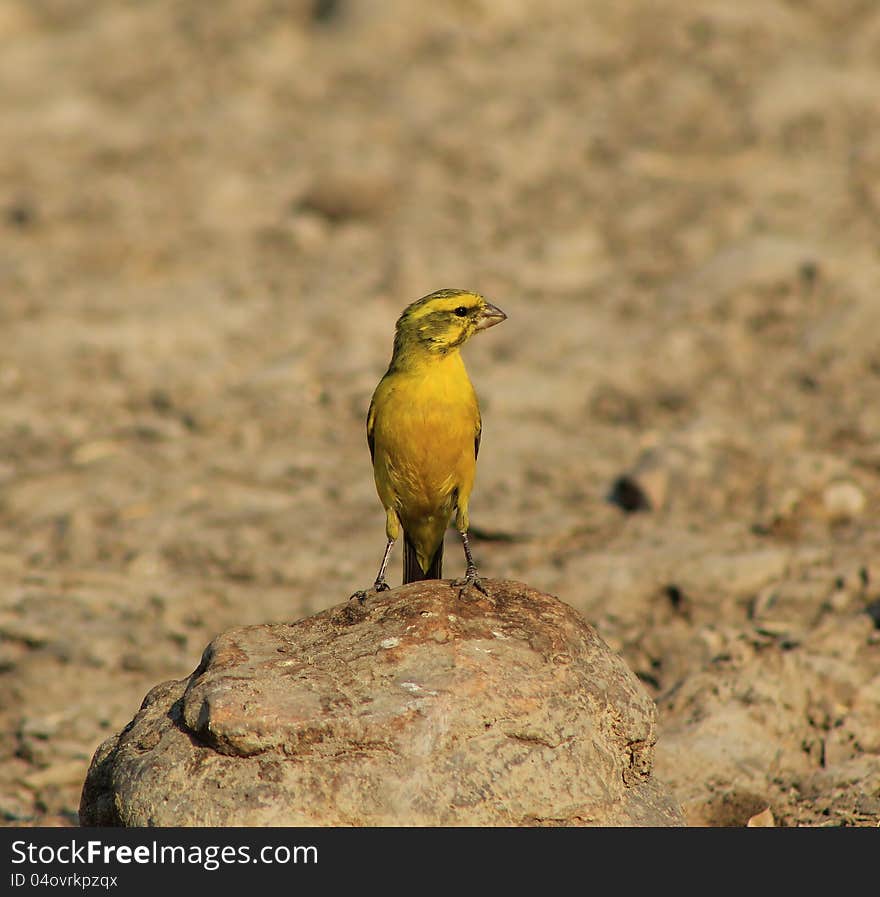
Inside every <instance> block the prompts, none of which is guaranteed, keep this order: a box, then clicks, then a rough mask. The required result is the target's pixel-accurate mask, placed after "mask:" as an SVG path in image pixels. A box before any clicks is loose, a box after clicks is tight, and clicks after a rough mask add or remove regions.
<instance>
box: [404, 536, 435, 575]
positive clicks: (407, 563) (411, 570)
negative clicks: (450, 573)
mask: <svg viewBox="0 0 880 897" xmlns="http://www.w3.org/2000/svg"><path fill="white" fill-rule="evenodd" d="M442 576H443V542H442V541H441V542H440V544H439V545H438V546H437V550H436V551H435V552H434V557H433V558H431V563H430V565H429V566H428V569H427V570H426V571H423V570H422V567H421V564H419V558H418V555H417V554H416V549H415V546H414V545H413V544H412V542H410V540H409V538H407V535H406V533H404V534H403V584H404V585H406V584H407V583H408V582H421V581H422V580H424V579H440V578H441V577H442Z"/></svg>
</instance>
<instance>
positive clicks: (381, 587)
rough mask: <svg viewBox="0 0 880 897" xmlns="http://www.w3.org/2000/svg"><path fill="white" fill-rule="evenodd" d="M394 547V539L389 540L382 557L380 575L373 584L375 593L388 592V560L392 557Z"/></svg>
mask: <svg viewBox="0 0 880 897" xmlns="http://www.w3.org/2000/svg"><path fill="white" fill-rule="evenodd" d="M393 547H394V539H389V540H388V542H387V543H386V545H385V554H383V555H382V563H381V564H380V565H379V573H378V575H377V576H376V581H375V582H374V583H373V591H375V592H387V591H388V588H389V586H388V583H387V582H385V570H386V569H387V568H388V558H390V557H391V549H392V548H393Z"/></svg>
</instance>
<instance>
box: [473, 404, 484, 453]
mask: <svg viewBox="0 0 880 897" xmlns="http://www.w3.org/2000/svg"><path fill="white" fill-rule="evenodd" d="M482 435H483V421H482V420H481V419H480V414H479V412H477V432H476V433H474V461H476V460H477V457H478V456H479V454H480V437H481V436H482Z"/></svg>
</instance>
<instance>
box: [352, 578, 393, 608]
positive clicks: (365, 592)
mask: <svg viewBox="0 0 880 897" xmlns="http://www.w3.org/2000/svg"><path fill="white" fill-rule="evenodd" d="M390 588H391V586H389V585H388V583H387V582H385V580H384V579H381V580H380V579H377V580H376V582H374V583H373V588H372V589H358V591H357V592H354V593H353V594H351V595H349V596H348V600H349V601H354V599H355V598H357V600H358V604H363V603H364V602H365V601H366V600H367V598H369V597H370V595H371V594H372V595H378V594H379V592H387V591H388V590H389V589H390Z"/></svg>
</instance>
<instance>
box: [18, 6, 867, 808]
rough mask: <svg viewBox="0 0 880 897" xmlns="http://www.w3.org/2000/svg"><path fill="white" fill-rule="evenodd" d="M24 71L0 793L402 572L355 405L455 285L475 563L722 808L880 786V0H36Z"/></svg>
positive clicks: (65, 804) (693, 792) (670, 769)
mask: <svg viewBox="0 0 880 897" xmlns="http://www.w3.org/2000/svg"><path fill="white" fill-rule="evenodd" d="M0 84H2V94H0V97H2V99H0V102H2V127H0V333H2V341H0V571H2V576H0V814H2V820H3V823H4V824H6V825H22V824H26V825H30V824H33V825H73V824H76V821H77V815H76V813H77V806H78V803H79V794H80V788H81V785H82V781H83V779H84V777H85V772H86V769H87V766H88V762H89V759H90V758H91V755H92V753H93V752H94V750H95V748H96V747H97V746H98V744H99V743H100V742H101V741H102V740H103V739H104V738H105V737H106V736H108V735H109V734H111V733H113V732H115V731H117V730H119V729H120V728H121V727H122V726H123V725H125V724H126V723H127V722H128V720H129V719H130V718H131V717H132V715H133V714H134V712H135V711H136V710H137V708H138V706H139V704H140V701H141V699H142V697H143V696H144V694H145V693H146V692H147V690H148V689H149V688H150V687H151V686H153V685H154V684H156V683H157V682H159V681H163V680H166V679H172V678H180V677H182V676H185V675H187V674H188V673H190V672H191V671H192V669H193V668H194V667H195V666H196V665H197V663H198V660H199V656H200V654H201V651H202V649H203V647H204V646H205V645H206V644H207V642H208V641H209V640H210V639H211V638H212V637H213V636H214V635H215V634H217V633H218V632H220V631H222V630H224V629H226V628H228V627H231V626H237V625H242V624H248V623H258V622H269V621H279V620H293V619H298V618H300V617H302V616H304V615H307V614H309V613H312V612H314V611H316V610H319V609H322V608H324V607H327V606H329V605H332V604H335V603H337V602H339V601H340V600H344V599H345V598H346V597H347V596H348V595H349V594H350V593H351V592H352V591H353V590H354V589H356V588H360V587H363V586H366V585H368V584H369V583H370V582H371V581H372V579H373V577H374V575H375V569H376V565H377V563H378V560H379V555H380V553H381V550H382V548H383V545H384V532H383V516H382V512H381V509H380V507H379V504H378V501H377V499H376V496H375V492H374V488H373V483H372V475H371V470H370V465H369V455H368V451H367V446H366V441H365V436H364V416H365V412H366V408H367V404H368V402H369V397H370V394H371V391H372V389H373V387H374V385H375V383H376V381H377V380H378V378H379V377H380V376H381V374H382V373H383V371H384V368H385V365H386V364H387V361H388V357H389V353H390V347H391V336H392V332H393V326H394V321H395V319H396V317H397V314H398V313H399V311H400V309H401V308H402V307H403V306H404V305H405V304H407V303H408V302H410V301H412V300H413V299H415V298H417V297H419V296H421V295H423V294H425V293H427V292H430V291H432V290H434V289H437V288H440V287H468V288H473V289H477V290H480V291H481V292H484V293H485V294H486V295H487V296H488V297H489V298H490V299H491V300H492V301H493V302H495V303H497V304H498V305H500V306H501V307H502V308H503V309H504V310H505V311H506V312H507V314H508V316H509V320H508V321H506V322H505V323H504V324H503V325H502V326H500V327H498V328H495V329H493V330H492V331H490V332H489V333H488V334H486V335H481V336H480V337H479V338H478V339H477V340H475V341H474V342H473V343H472V344H471V345H470V346H469V347H468V350H467V356H468V364H469V368H470V371H471V375H472V378H473V380H474V382H475V384H476V386H477V390H478V393H479V394H480V396H481V401H482V405H483V418H484V435H483V443H482V449H481V454H480V466H479V471H478V478H477V485H476V489H475V492H474V495H473V498H472V521H473V523H474V527H475V539H474V548H475V552H476V554H477V558H478V561H479V562H480V564H481V568H482V572H483V573H484V575H487V576H497V577H503V578H512V579H519V580H522V581H524V582H527V583H529V584H530V585H531V586H533V587H535V588H537V589H541V590H544V591H549V592H551V593H553V594H556V595H558V596H559V597H561V598H562V599H564V600H565V601H567V602H569V603H570V604H572V605H573V606H575V607H576V608H578V609H579V610H581V611H582V612H583V613H584V614H585V615H586V617H587V618H588V619H589V620H590V621H591V622H592V623H593V624H594V625H595V626H597V628H598V629H599V631H600V633H601V634H602V635H603V637H604V638H605V639H606V641H608V643H609V644H610V645H611V646H612V647H613V648H615V649H616V650H618V651H620V652H621V653H622V654H623V656H624V657H625V659H626V660H627V662H628V663H629V664H630V666H631V667H632V668H633V669H634V670H635V671H636V672H637V673H638V674H639V676H640V677H641V678H642V680H643V682H644V683H645V685H646V687H647V688H648V689H649V691H650V693H651V695H652V696H653V697H654V698H655V699H656V700H657V702H658V707H659V709H660V719H661V740H660V744H659V747H658V753H657V769H658V773H659V774H661V775H662V776H663V777H664V778H665V779H667V780H668V781H669V782H671V783H672V785H673V786H674V787H675V789H676V793H677V794H678V796H679V798H680V800H681V801H682V803H683V805H684V806H685V809H686V812H687V813H688V818H689V821H691V822H692V823H693V824H708V825H744V824H746V822H747V820H748V819H749V818H750V817H752V816H753V815H755V814H757V813H759V812H761V811H763V810H765V809H767V808H770V811H771V813H772V816H773V819H774V820H775V822H776V823H777V824H780V825H797V824H808V825H824V824H831V825H876V824H877V823H878V821H880V630H878V626H880V555H878V547H880V525H878V519H877V509H878V501H880V339H878V334H880V255H878V245H880V127H878V124H880V122H878V110H880V8H878V6H877V4H876V3H874V2H871V0H802V2H794V0H791V2H781V0H741V2H738V3H736V4H730V3H728V2H726V0H706V2H701V3H698V4H697V3H693V2H690V0H670V2H667V3H663V4H656V3H653V2H650V0H632V2H626V3H620V2H614V0H590V2H586V3H584V2H577V0H542V2H531V0H506V2H500V0H495V2H490V0H482V2H481V0H457V2H456V0H444V2H435V3H431V4H411V3H405V2H403V0H383V2H379V0H347V2H346V0H337V2H327V0H325V2H305V0H291V2H288V3H277V2H271V0H227V2H217V3H211V4H205V3H198V2H195V0H189V2H187V0H176V2H175V0H154V2H151V3H137V2H109V0H88V2H86V0H6V2H4V3H3V4H2V5H0ZM615 485H616V488H615ZM609 496H614V497H616V499H617V501H616V503H615V502H612V501H609ZM622 505H624V506H626V508H628V509H629V510H626V509H625V508H624V507H622ZM639 507H642V508H643V509H642V510H637V509H638V508H639ZM459 554H460V553H459V551H458V548H457V547H455V543H454V541H450V544H449V545H448V547H447V558H448V561H447V572H448V573H449V574H450V575H458V574H459V573H460V569H459V567H462V568H463V564H462V563H461V558H460V556H459ZM399 564H400V555H399V553H398V555H397V556H396V557H395V559H394V575H393V576H392V579H391V581H392V583H396V582H399ZM764 818H765V819H766V816H765V817H764Z"/></svg>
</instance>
